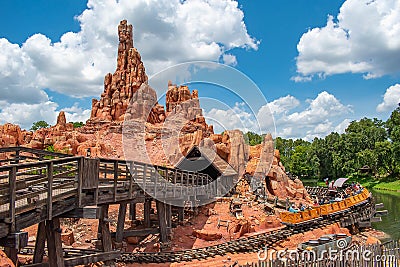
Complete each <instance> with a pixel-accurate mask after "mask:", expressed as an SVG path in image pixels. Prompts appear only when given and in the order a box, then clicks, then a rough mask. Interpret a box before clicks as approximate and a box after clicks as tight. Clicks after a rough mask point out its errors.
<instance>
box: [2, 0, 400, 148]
mask: <svg viewBox="0 0 400 267" xmlns="http://www.w3.org/2000/svg"><path fill="white" fill-rule="evenodd" d="M123 19H127V20H128V23H131V24H132V25H133V27H134V46H135V47H137V49H138V50H139V52H140V53H141V55H142V60H143V62H144V65H145V68H146V72H147V74H148V76H149V77H150V85H152V77H156V76H157V75H158V73H159V72H160V71H161V72H162V71H163V70H165V69H166V68H171V67H172V66H175V65H176V64H179V63H185V62H190V61H210V62H215V63H221V64H226V65H228V67H226V66H224V67H223V69H224V70H226V72H225V74H226V75H222V76H219V75H218V74H217V73H218V71H214V72H213V68H211V67H210V66H212V65H213V64H210V65H209V66H208V67H209V69H207V67H204V66H203V67H200V69H202V70H201V71H199V69H196V68H192V69H187V71H188V73H187V75H188V77H186V79H184V80H183V81H184V82H188V83H189V87H190V88H191V89H198V90H199V97H200V102H201V106H202V107H203V109H204V115H205V117H206V118H207V121H209V123H213V124H216V127H215V129H216V131H222V130H223V129H225V128H228V129H234V128H239V129H241V130H243V131H256V132H271V131H275V129H272V127H271V123H270V117H271V116H272V117H273V118H274V122H275V127H276V135H277V136H281V137H284V138H303V139H306V140H312V139H313V138H314V137H324V136H326V135H327V134H329V133H330V132H332V131H336V132H339V133H341V132H343V131H344V130H345V128H346V127H347V126H348V124H349V123H350V122H351V121H353V120H359V119H361V118H363V117H370V118H373V117H376V118H378V119H381V120H386V119H387V118H388V117H389V116H390V113H391V111H392V110H393V109H394V108H395V107H396V106H397V104H398V103H399V102H400V1H398V0H375V1H374V0H346V1H343V0H342V1H338V0H280V1H261V0H257V1H255V0H252V1H244V0H239V1H233V0H186V1H184V0H135V1H131V0H119V1H116V0H88V1H83V0H80V1H61V0H52V1H45V0H36V1H23V0H3V1H2V8H1V10H0V25H1V27H0V50H1V53H0V124H3V123H5V122H11V123H16V124H19V125H21V127H22V128H25V129H29V128H30V126H31V125H32V123H33V122H35V121H38V120H45V121H47V122H49V123H50V124H54V123H55V121H56V116H57V114H58V112H59V111H61V110H63V111H65V112H66V116H67V120H68V121H86V120H87V119H88V118H89V116H90V108H91V99H92V98H99V96H100V94H101V92H102V91H103V89H104V88H103V79H104V76H105V75H106V74H107V73H108V72H111V73H113V72H114V70H115V67H116V53H117V46H118V37H117V26H118V23H119V21H121V20H123ZM178 69H179V68H178ZM214 69H216V68H214ZM164 74H166V73H164ZM182 75H183V74H182ZM207 75H208V76H207ZM200 76H201V77H202V79H203V83H190V81H196V80H198V78H199V77H200ZM160 77H161V76H160V75H159V76H158V78H160ZM213 77H214V78H213ZM218 77H223V78H224V79H225V81H224V82H223V84H222V85H223V86H222V87H224V86H225V87H229V88H228V89H229V90H225V91H224V90H222V89H221V88H222V87H221V86H215V85H213V84H212V81H216V80H218ZM171 79H172V80H173V81H175V82H179V81H178V80H177V79H176V77H175V78H171ZM213 79H214V80H213ZM240 79H242V80H243V79H244V80H246V79H248V80H249V81H251V83H252V85H249V86H247V85H246V84H245V83H242V82H241V81H239V80H240ZM155 80H156V78H154V79H153V83H154V82H155ZM162 82H163V81H161V85H159V84H157V85H154V86H155V87H157V88H156V89H157V92H158V94H159V96H160V97H161V96H162V94H163V93H165V90H166V89H167V78H166V80H165V86H162ZM246 82H247V81H246ZM154 84H156V83H154ZM249 84H250V83H249ZM225 89H226V88H225ZM257 90H259V91H257ZM228 91H229V92H228ZM232 92H233V93H232ZM260 93H261V94H260ZM255 99H256V100H255ZM160 102H162V101H160ZM203 102H204V104H203ZM255 121H257V125H256V124H255Z"/></svg>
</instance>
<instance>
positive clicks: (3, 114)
mask: <svg viewBox="0 0 400 267" xmlns="http://www.w3.org/2000/svg"><path fill="white" fill-rule="evenodd" d="M0 104H1V108H0V124H4V123H6V122H12V123H14V124H18V125H20V126H21V128H22V129H27V130H29V129H30V127H31V126H32V124H33V122H36V121H41V120H44V121H46V122H47V123H49V124H50V125H54V124H55V123H56V121H57V116H58V114H59V112H60V111H61V110H59V109H58V104H57V103H55V102H52V101H46V102H44V103H38V104H26V103H12V104H8V103H0ZM62 110H63V111H65V116H66V119H67V121H68V122H71V121H72V122H75V121H82V122H86V120H87V119H88V118H89V117H90V112H91V111H90V110H88V109H86V110H84V109H82V108H79V107H78V106H77V104H75V105H73V106H72V107H69V108H65V109H62Z"/></svg>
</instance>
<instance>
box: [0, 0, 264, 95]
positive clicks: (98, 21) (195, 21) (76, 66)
mask: <svg viewBox="0 0 400 267" xmlns="http://www.w3.org/2000/svg"><path fill="white" fill-rule="evenodd" d="M87 5H88V8H87V9H86V10H85V11H84V12H83V13H82V14H81V15H80V16H78V17H77V20H78V21H79V22H80V26H81V30H80V31H79V32H77V33H73V32H67V33H65V34H64V35H63V36H62V37H61V39H60V41H58V42H55V41H53V40H50V39H49V38H48V37H46V36H45V35H43V34H35V35H33V36H31V37H29V38H28V39H27V40H26V42H25V43H24V44H23V45H22V46H21V47H19V46H18V45H15V44H11V43H9V42H8V41H7V40H5V39H1V40H0V48H3V49H2V52H3V55H2V56H1V58H0V59H1V60H0V62H2V63H0V75H1V76H0V85H2V84H13V85H14V87H15V88H16V89H18V90H19V91H22V89H23V88H25V87H26V86H27V85H26V84H24V82H25V81H21V82H20V81H19V78H20V77H21V76H22V74H24V75H28V76H29V79H27V80H29V81H30V83H31V84H30V86H32V87H34V88H36V90H37V88H50V89H51V90H54V91H57V92H59V93H63V94H68V95H72V96H75V97H82V96H98V95H99V94H100V93H101V91H102V89H103V88H102V87H103V86H102V84H103V78H104V75H105V74H106V73H108V72H113V71H114V69H115V65H116V54H117V46H118V36H117V26H118V23H119V21H120V20H122V19H127V20H128V22H129V23H131V24H132V25H133V26H134V42H135V46H136V47H137V48H138V50H139V52H140V53H141V55H142V59H143V60H144V63H145V67H146V69H147V73H148V74H153V73H155V72H158V71H160V70H162V69H163V68H165V67H167V66H171V65H173V64H176V63H180V62H186V61H190V60H212V61H218V60H219V59H220V58H221V57H222V58H223V60H224V62H226V63H227V64H230V65H234V64H236V57H235V56H234V55H231V54H226V53H225V52H226V51H228V50H230V49H233V48H250V49H257V47H258V42H257V41H256V40H255V39H253V38H252V37H251V36H250V35H249V34H248V33H247V29H246V25H245V24H244V21H243V18H244V14H243V11H242V10H241V9H240V8H239V7H238V3H237V2H236V1H233V0H208V1H205V0H189V1H179V0H173V1H171V0H150V1H148V0H137V1H131V0H120V1H109V0H96V1H94V0H89V1H88V4H87ZM110 10H112V12H110ZM4 46H5V47H6V48H7V49H4ZM10 64H11V66H10ZM25 65H26V66H25ZM21 66H22V67H21ZM8 77H10V79H12V80H11V82H14V83H11V82H9V80H7V78H8ZM41 94H42V96H43V92H42V93H41ZM38 95H39V94H38ZM3 97H4V96H3Z"/></svg>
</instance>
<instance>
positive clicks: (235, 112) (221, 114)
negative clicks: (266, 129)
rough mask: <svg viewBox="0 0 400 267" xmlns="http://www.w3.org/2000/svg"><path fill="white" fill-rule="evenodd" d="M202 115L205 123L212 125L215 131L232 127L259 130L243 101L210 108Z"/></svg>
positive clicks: (244, 130) (245, 130)
mask: <svg viewBox="0 0 400 267" xmlns="http://www.w3.org/2000/svg"><path fill="white" fill-rule="evenodd" d="M204 116H205V118H206V120H207V123H209V124H212V125H213V126H214V131H215V132H216V133H220V132H223V131H225V130H232V129H239V130H241V131H243V132H248V131H253V132H260V129H259V126H258V125H257V119H256V117H255V115H254V114H252V112H251V111H249V110H248V109H247V108H246V105H245V103H235V106H234V107H233V108H228V109H217V108H212V109H211V110H209V111H205V112H204Z"/></svg>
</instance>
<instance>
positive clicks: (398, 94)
mask: <svg viewBox="0 0 400 267" xmlns="http://www.w3.org/2000/svg"><path fill="white" fill-rule="evenodd" d="M399 103H400V84H395V85H393V86H390V87H389V88H388V89H386V92H385V95H384V96H383V102H382V103H380V104H379V105H378V106H377V107H376V111H378V112H385V111H391V110H393V109H395V108H396V107H397V106H398V105H399Z"/></svg>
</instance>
